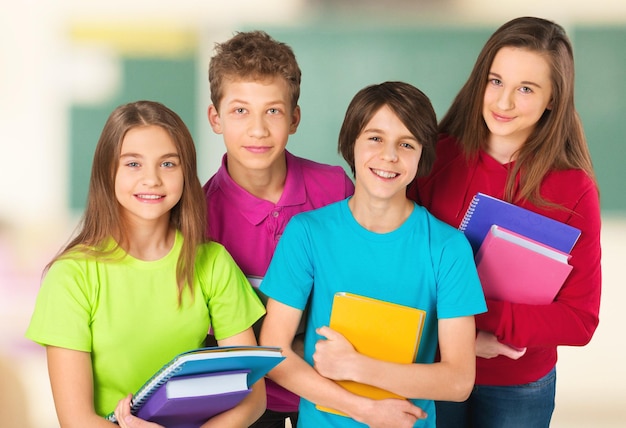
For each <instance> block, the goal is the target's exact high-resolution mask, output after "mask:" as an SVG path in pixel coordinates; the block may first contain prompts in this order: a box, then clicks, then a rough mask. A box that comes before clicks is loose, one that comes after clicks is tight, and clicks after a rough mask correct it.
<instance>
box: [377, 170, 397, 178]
mask: <svg viewBox="0 0 626 428" xmlns="http://www.w3.org/2000/svg"><path fill="white" fill-rule="evenodd" d="M371 171H372V172H373V173H374V174H376V175H377V176H379V177H381V178H396V177H397V176H398V175H400V174H396V173H395V172H389V171H382V170H380V169H372V170H371Z"/></svg>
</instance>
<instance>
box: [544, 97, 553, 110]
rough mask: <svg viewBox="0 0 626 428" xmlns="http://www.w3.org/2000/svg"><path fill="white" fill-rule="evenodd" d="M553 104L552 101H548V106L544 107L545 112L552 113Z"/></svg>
mask: <svg viewBox="0 0 626 428" xmlns="http://www.w3.org/2000/svg"><path fill="white" fill-rule="evenodd" d="M553 104H554V101H552V100H550V102H549V103H548V105H547V106H546V110H549V111H552V105H553Z"/></svg>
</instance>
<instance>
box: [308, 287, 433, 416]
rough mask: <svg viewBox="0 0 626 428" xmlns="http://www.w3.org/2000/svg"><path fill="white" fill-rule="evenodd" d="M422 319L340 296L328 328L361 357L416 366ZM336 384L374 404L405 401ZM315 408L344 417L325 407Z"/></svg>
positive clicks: (416, 313)
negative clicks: (361, 355)
mask: <svg viewBox="0 0 626 428" xmlns="http://www.w3.org/2000/svg"><path fill="white" fill-rule="evenodd" d="M425 319H426V311H423V310H421V309H416V308H411V307H409V306H403V305H398V304H395V303H390V302H385V301H382V300H378V299H373V298H370V297H365V296H359V295H356V294H351V293H346V292H339V293H336V294H335V297H334V299H333V307H332V311H331V315H330V324H329V327H330V328H332V329H333V330H335V331H337V332H339V333H341V334H342V335H343V336H344V337H345V338H346V339H347V340H348V341H349V342H350V343H351V344H352V346H354V349H356V350H357V352H359V353H361V354H363V355H367V356H368V357H372V358H376V359H378V360H384V361H389V362H393V363H401V364H410V363H413V362H415V358H416V356H417V351H418V348H419V343H420V338H421V335H422V329H423V327H424V320H425ZM337 383H338V384H340V385H341V386H342V387H344V388H345V389H347V390H348V391H351V392H353V393H355V394H358V395H361V396H365V397H369V398H373V399H376V400H382V399H385V398H401V399H404V398H405V397H401V396H399V395H397V394H394V393H393V392H390V391H386V390H384V389H380V388H377V387H375V386H372V385H366V384H362V383H357V382H351V381H339V382H337ZM317 408H318V409H319V410H323V411H326V412H330V413H336V414H340V415H343V413H340V412H338V411H336V410H334V409H330V408H327V407H322V406H317Z"/></svg>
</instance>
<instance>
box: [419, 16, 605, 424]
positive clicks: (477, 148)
mask: <svg viewBox="0 0 626 428" xmlns="http://www.w3.org/2000/svg"><path fill="white" fill-rule="evenodd" d="M439 131H440V133H441V136H440V139H439V142H438V143H437V160H436V162H435V166H434V168H433V170H432V172H431V173H430V175H429V176H428V177H424V178H421V179H419V180H417V181H416V182H415V183H413V185H412V186H411V187H410V188H409V196H410V197H411V198H413V199H415V200H416V201H417V202H419V203H421V204H422V205H424V206H425V207H426V208H428V209H429V210H430V212H431V213H433V214H434V215H435V216H436V217H438V218H440V219H441V220H443V221H445V222H447V223H449V224H451V225H453V226H455V227H458V226H459V223H460V222H461V220H462V218H463V215H464V214H465V211H466V210H467V208H468V206H469V204H470V201H471V200H472V197H473V196H474V195H475V194H476V193H477V192H482V193H487V194H489V195H492V196H495V197H497V198H501V199H504V200H506V201H509V202H511V203H514V204H516V205H520V206H522V207H524V208H527V209H530V210H532V211H535V212H538V213H541V214H544V215H547V216H549V217H551V218H553V219H556V220H559V221H561V222H564V223H567V224H570V225H572V226H574V227H576V228H578V229H580V230H581V235H580V238H579V240H578V242H577V243H576V245H575V246H574V249H573V250H572V252H571V254H572V258H571V260H570V264H572V265H573V270H572V272H571V273H570V276H569V277H568V279H567V280H566V282H565V284H564V285H563V287H562V289H561V291H560V292H559V294H558V295H557V297H556V298H555V300H554V301H553V302H552V303H551V304H549V305H528V304H514V303H510V302H504V301H495V300H489V299H488V300H487V306H488V312H487V313H485V314H482V315H478V316H476V327H477V335H476V355H477V359H476V369H477V370H476V385H475V387H474V390H473V392H472V394H471V396H470V398H469V399H468V400H467V401H465V402H463V403H449V402H438V403H437V427H439V428H446V427H454V428H463V427H477V428H478V427H479V428H490V427H494V428H496V427H497V428H513V427H525V428H527V427H533V428H541V427H548V426H549V424H550V419H551V417H552V412H553V410H554V402H555V384H556V371H555V364H556V360H557V346H562V345H570V346H583V345H585V344H587V343H588V342H589V340H590V339H591V337H592V335H593V333H594V331H595V329H596V327H597V325H598V313H599V307H600V288H601V270H600V253H601V250H600V205H599V196H598V188H597V184H596V181H595V177H594V172H593V167H592V164H591V157H590V155H589V150H588V148H587V143H586V140H585V136H584V133H583V129H582V125H581V121H580V119H579V117H578V114H577V112H576V108H575V106H574V60H573V54H572V47H571V44H570V41H569V39H568V37H567V35H566V34H565V31H564V30H563V28H562V27H561V26H559V25H557V24H555V23H554V22H550V21H547V20H544V19H540V18H532V17H523V18H517V19H514V20H512V21H509V22H507V23H506V24H504V25H502V26H501V27H500V28H499V29H498V30H496V32H495V33H494V34H493V35H492V36H491V38H490V39H489V40H488V41H487V43H486V44H485V46H484V47H483V49H482V51H481V52H480V54H479V56H478V59H477V61H476V64H475V65H474V69H473V71H472V73H471V74H470V76H469V79H468V80H467V82H466V83H465V85H464V86H463V88H462V89H461V90H460V92H459V93H458V95H457V96H456V98H455V100H454V101H453V103H452V105H451V107H450V109H449V110H448V112H447V114H446V115H445V116H444V118H443V119H442V120H441V123H440V124H439Z"/></svg>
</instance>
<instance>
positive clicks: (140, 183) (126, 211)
mask: <svg viewBox="0 0 626 428" xmlns="http://www.w3.org/2000/svg"><path fill="white" fill-rule="evenodd" d="M183 183H184V179H183V170H182V167H181V165H180V156H179V154H178V151H177V149H176V146H175V144H174V142H173V141H172V138H171V137H170V135H169V133H168V132H167V131H166V130H165V129H163V128H162V127H160V126H155V125H150V126H141V127H136V128H132V129H130V130H129V131H128V132H127V133H126V135H125V136H124V140H123V141H122V148H121V153H120V158H119V164H118V168H117V172H116V174H115V196H116V198H117V201H118V202H119V204H120V205H121V207H122V216H123V218H125V219H126V220H132V221H133V222H136V221H142V222H154V221H157V222H165V224H168V223H169V216H170V210H171V209H172V208H173V207H174V206H175V205H176V204H177V203H178V201H179V200H180V198H181V196H182V193H183Z"/></svg>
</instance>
